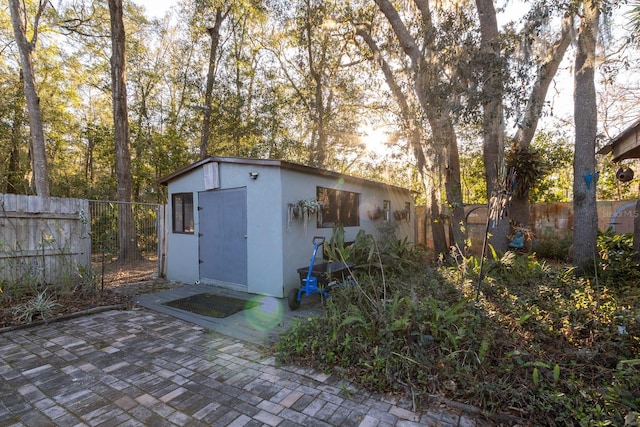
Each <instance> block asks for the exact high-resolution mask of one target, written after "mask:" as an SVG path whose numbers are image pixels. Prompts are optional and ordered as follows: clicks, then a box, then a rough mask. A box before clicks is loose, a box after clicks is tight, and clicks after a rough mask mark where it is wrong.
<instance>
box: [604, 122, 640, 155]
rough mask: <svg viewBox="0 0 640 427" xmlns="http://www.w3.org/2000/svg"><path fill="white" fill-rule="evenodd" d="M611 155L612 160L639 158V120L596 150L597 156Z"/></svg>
mask: <svg viewBox="0 0 640 427" xmlns="http://www.w3.org/2000/svg"><path fill="white" fill-rule="evenodd" d="M609 153H612V160H613V161H614V162H619V161H621V160H625V159H638V158H640V120H638V121H636V122H635V123H634V124H632V125H631V126H629V127H628V128H627V129H625V130H624V131H622V133H620V134H619V135H618V136H616V137H615V138H613V139H612V140H611V142H609V143H608V144H607V145H605V146H604V147H602V148H601V149H600V150H598V154H609Z"/></svg>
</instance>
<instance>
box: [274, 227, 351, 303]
mask: <svg viewBox="0 0 640 427" xmlns="http://www.w3.org/2000/svg"><path fill="white" fill-rule="evenodd" d="M323 243H324V237H318V236H316V237H314V238H313V254H312V255H311V262H310V263H309V267H302V268H299V269H298V275H299V276H300V282H301V285H302V286H301V287H300V288H295V289H292V290H291V291H290V292H289V295H288V299H287V302H288V304H289V308H290V309H291V310H297V309H298V308H300V302H301V301H302V297H303V296H309V295H311V294H314V293H317V294H321V295H322V297H323V298H328V297H329V290H330V289H331V288H332V287H333V286H336V285H341V284H343V283H345V282H346V281H349V280H350V273H349V269H350V268H351V267H353V264H347V263H343V262H323V263H320V264H315V262H316V256H317V254H318V248H319V247H320V246H321V245H322V244H323Z"/></svg>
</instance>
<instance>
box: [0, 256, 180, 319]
mask: <svg viewBox="0 0 640 427" xmlns="http://www.w3.org/2000/svg"><path fill="white" fill-rule="evenodd" d="M157 269H158V263H157V260H153V259H143V260H139V261H137V262H135V263H132V264H126V265H121V264H118V263H113V262H112V263H104V267H103V264H102V263H100V262H98V263H94V264H93V271H94V274H95V279H96V283H95V289H93V290H90V291H87V290H86V289H85V290H84V292H80V291H75V292H56V291H53V292H48V293H47V294H46V295H47V296H48V297H50V299H51V300H52V301H53V302H54V303H55V308H54V309H53V310H51V311H50V312H48V314H47V315H45V316H44V317H43V316H42V314H41V313H39V312H37V311H36V312H34V313H33V315H32V316H31V317H32V318H31V322H29V321H28V318H27V317H26V316H24V313H25V310H26V309H27V308H28V307H30V306H31V307H33V306H34V305H35V299H34V295H24V296H21V297H16V296H12V295H8V293H4V294H3V293H2V292H1V289H0V330H2V328H11V327H16V326H23V325H27V324H29V323H35V322H42V321H51V320H53V319H56V318H60V317H65V316H70V315H73V314H75V313H81V312H86V311H88V310H94V309H98V308H99V307H106V306H119V307H122V308H127V307H130V306H131V297H132V296H134V295H140V294H145V293H153V292H160V291H163V290H167V289H171V288H175V287H176V286H181V284H179V283H170V282H168V281H167V280H165V279H162V278H158V277H157ZM21 314H22V316H21Z"/></svg>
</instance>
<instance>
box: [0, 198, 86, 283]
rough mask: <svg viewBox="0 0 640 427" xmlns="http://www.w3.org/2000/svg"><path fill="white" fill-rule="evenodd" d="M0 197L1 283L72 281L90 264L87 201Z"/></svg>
mask: <svg viewBox="0 0 640 427" xmlns="http://www.w3.org/2000/svg"><path fill="white" fill-rule="evenodd" d="M0 197H1V201H0V284H2V283H7V282H9V283H12V284H22V285H27V286H29V285H38V284H51V283H56V284H60V283H65V282H73V281H74V279H75V278H77V277H78V272H79V269H85V271H86V269H88V268H90V266H91V239H90V234H89V233H90V231H91V230H90V224H89V220H88V206H89V204H88V201H87V200H81V199H61V198H56V197H38V196H25V195H17V194H0Z"/></svg>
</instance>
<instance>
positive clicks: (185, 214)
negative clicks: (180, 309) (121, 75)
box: [160, 157, 414, 298]
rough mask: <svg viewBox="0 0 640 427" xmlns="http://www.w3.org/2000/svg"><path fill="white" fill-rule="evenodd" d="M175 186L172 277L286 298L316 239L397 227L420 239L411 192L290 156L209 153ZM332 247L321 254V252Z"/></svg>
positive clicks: (171, 186)
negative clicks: (337, 232)
mask: <svg viewBox="0 0 640 427" xmlns="http://www.w3.org/2000/svg"><path fill="white" fill-rule="evenodd" d="M160 183H161V184H163V185H166V186H167V188H168V212H167V218H168V222H169V224H168V227H167V228H168V232H167V235H166V260H165V263H166V266H165V268H166V275H167V278H168V279H169V280H175V281H180V282H183V283H197V282H199V283H203V284H212V285H216V286H222V287H225V288H230V289H234V290H239V291H243V292H248V293H252V294H260V295H269V296H274V297H278V298H282V297H284V296H285V295H287V294H288V292H289V291H290V290H291V289H294V288H297V287H299V286H300V277H299V275H298V271H297V270H298V269H299V268H301V267H304V266H305V265H307V266H308V265H309V261H310V258H311V254H312V252H313V244H312V241H313V238H314V237H315V236H321V237H324V238H325V239H326V240H327V241H328V240H329V239H330V238H331V235H332V233H333V230H334V228H335V227H336V226H338V225H340V226H342V227H343V228H344V231H345V240H346V241H349V240H354V239H355V237H356V234H357V233H358V231H359V230H361V229H364V230H365V231H366V232H367V233H371V234H373V235H374V236H376V235H377V232H378V228H379V226H380V225H385V226H387V227H389V226H392V227H394V228H395V229H396V236H397V237H398V238H404V237H406V238H407V239H408V241H410V242H413V241H414V225H413V224H414V221H413V220H414V214H413V212H414V209H413V197H412V194H411V191H409V190H407V189H404V188H400V187H397V186H393V185H388V184H383V183H379V182H374V181H370V180H365V179H362V178H357V177H353V176H349V175H345V174H342V173H337V172H332V171H328V170H324V169H318V168H312V167H308V166H303V165H300V164H296V163H291V162H286V161H282V160H272V159H269V160H261V159H247V158H232V157H208V158H206V159H203V160H200V161H198V162H195V163H193V164H190V165H188V166H186V167H184V168H182V169H180V170H178V171H176V172H174V173H171V174H169V175H166V176H164V177H162V178H161V179H160ZM321 253H322V252H321V251H319V254H321Z"/></svg>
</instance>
